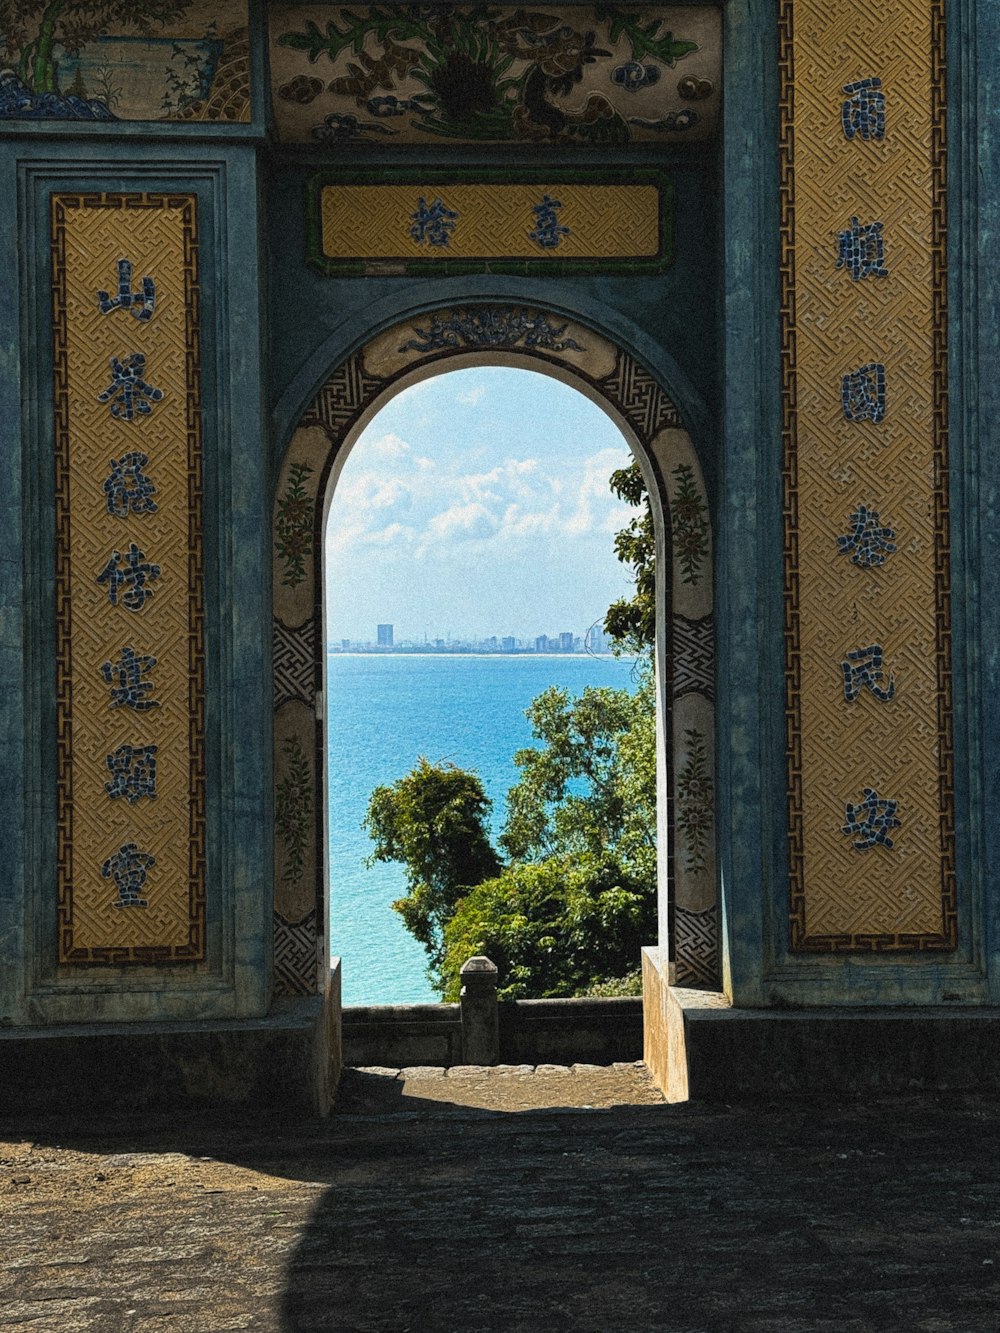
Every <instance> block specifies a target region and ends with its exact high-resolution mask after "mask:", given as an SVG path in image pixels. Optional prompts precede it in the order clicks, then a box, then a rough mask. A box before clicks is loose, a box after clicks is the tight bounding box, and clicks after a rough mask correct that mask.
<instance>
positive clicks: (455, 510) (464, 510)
mask: <svg viewBox="0 0 1000 1333" xmlns="http://www.w3.org/2000/svg"><path fill="white" fill-rule="evenodd" d="M496 529H497V520H496V518H495V517H494V515H493V514H491V513H490V512H489V510H488V509H487V508H486V507H485V505H481V504H475V503H474V504H465V505H452V506H451V507H450V508H449V509H444V510H442V511H441V513H439V514H435V515H434V517H433V518H432V519H431V521H430V523H428V525H427V533H426V536H427V537H428V538H430V539H433V540H435V541H442V540H447V539H448V538H459V539H460V540H466V541H467V540H469V539H470V538H474V537H491V536H492V535H493V533H494V532H496Z"/></svg>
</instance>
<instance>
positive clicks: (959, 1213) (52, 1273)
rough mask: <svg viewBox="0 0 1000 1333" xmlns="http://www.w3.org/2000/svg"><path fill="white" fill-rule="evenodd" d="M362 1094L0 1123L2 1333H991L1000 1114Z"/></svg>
mask: <svg viewBox="0 0 1000 1333" xmlns="http://www.w3.org/2000/svg"><path fill="white" fill-rule="evenodd" d="M373 1078H377V1076H370V1079H373ZM370 1079H369V1081H367V1082H366V1080H365V1078H364V1076H357V1077H355V1078H354V1079H353V1084H354V1086H353V1088H352V1086H351V1085H352V1078H350V1077H349V1079H348V1082H347V1084H346V1085H345V1095H344V1097H343V1098H342V1100H341V1104H340V1109H339V1110H338V1112H337V1114H335V1115H334V1116H332V1117H331V1118H330V1119H329V1120H326V1121H321V1120H314V1121H300V1122H296V1123H294V1124H289V1123H287V1122H278V1121H273V1120H261V1119H254V1118H252V1117H239V1118H237V1117H232V1116H230V1117H225V1118H219V1117H215V1118H208V1117H199V1118H178V1117H173V1118H172V1119H171V1120H170V1121H168V1120H166V1119H165V1118H162V1119H160V1120H159V1121H156V1120H154V1119H152V1118H150V1117H144V1118H143V1120H142V1121H141V1122H137V1123H133V1124H129V1123H128V1122H117V1123H110V1122H108V1123H104V1124H96V1125H86V1126H85V1125H78V1126H73V1125H72V1124H71V1123H70V1122H68V1121H67V1120H66V1119H65V1118H61V1119H60V1120H58V1121H56V1120H53V1121H51V1122H49V1123H48V1124H47V1125H43V1124H41V1123H40V1122H37V1121H35V1122H33V1123H32V1124H31V1125H30V1126H27V1127H26V1126H24V1125H20V1126H19V1125H16V1124H12V1123H6V1124H0V1134H2V1135H3V1137H4V1138H5V1139H6V1140H7V1145H6V1146H5V1147H4V1148H2V1149H0V1154H2V1153H14V1154H15V1156H16V1153H17V1152H20V1153H21V1156H20V1157H17V1158H16V1161H21V1162H22V1163H26V1164H27V1165H22V1166H21V1167H20V1168H19V1167H18V1166H17V1164H16V1161H14V1158H12V1159H11V1160H12V1161H14V1165H13V1166H12V1167H10V1168H9V1170H8V1165H7V1159H6V1158H2V1159H0V1172H3V1173H4V1174H5V1180H8V1181H9V1180H13V1179H15V1178H16V1179H20V1180H22V1181H23V1180H25V1178H29V1183H28V1184H22V1185H14V1184H10V1185H9V1187H8V1185H7V1184H4V1185H3V1186H0V1236H2V1251H0V1253H2V1257H0V1266H2V1269H3V1279H2V1281H3V1285H2V1286H0V1324H3V1325H4V1326H5V1327H12V1328H18V1327H25V1328H31V1329H33V1330H35V1329H39V1330H46V1333H47V1330H49V1329H51V1330H59V1333H75V1330H77V1329H80V1330H87V1331H88V1333H90V1331H91V1330H98V1331H103V1330H105V1329H106V1330H109V1333H110V1331H111V1330H113V1331H114V1333H120V1331H124V1330H141V1331H142V1333H161V1331H162V1333H168V1331H169V1333H187V1331H188V1330H190V1331H191V1333H215V1331H216V1330H219V1331H220V1333H221V1330H223V1329H225V1330H230V1329H250V1330H254V1333H257V1330H261V1331H262V1333H268V1331H269V1330H281V1331H282V1333H293V1331H296V1333H297V1331H298V1330H303V1331H304V1330H320V1329H330V1330H333V1329H336V1330H359V1331H362V1330H394V1331H396V1333H405V1331H406V1330H412V1331H414V1333H417V1331H419V1333H423V1331H424V1330H438V1329H441V1330H446V1329H447V1330H449V1333H451V1330H455V1329H459V1328H463V1327H471V1328H475V1329H476V1330H481V1329H484V1330H524V1331H525V1333H528V1331H530V1333H536V1331H538V1330H549V1329H552V1330H600V1333H618V1331H619V1330H622V1331H626V1330H645V1329H654V1330H660V1329H662V1330H670V1333H764V1331H765V1330H766V1331H767V1333H806V1330H808V1333H834V1331H836V1333H867V1331H868V1330H872V1333H874V1331H875V1330H879V1331H880V1333H881V1330H886V1329H889V1330H896V1329H898V1330H906V1331H907V1333H910V1331H911V1330H914V1331H918V1333H942V1331H945V1330H954V1331H955V1333H978V1331H979V1330H984V1333H985V1331H986V1330H990V1331H991V1333H995V1330H996V1329H997V1328H998V1327H1000V1315H998V1310H1000V1181H998V1162H1000V1123H998V1111H1000V1106H998V1103H997V1102H996V1100H994V1099H988V1098H986V1097H975V1096H963V1097H960V1096H949V1097H927V1096H921V1097H919V1098H917V1097H914V1098H897V1099H892V1100H884V1101H879V1102H867V1103H831V1102H829V1101H823V1102H820V1101H816V1100H813V1101H808V1102H788V1101H784V1102H781V1103H775V1104H774V1105H769V1106H760V1105H758V1106H754V1107H742V1108H730V1107H716V1108H706V1107H697V1106H691V1105H686V1106H666V1105H663V1104H660V1105H646V1106H617V1107H611V1108H609V1109H593V1110H581V1109H579V1108H558V1107H556V1108H550V1109H546V1110H536V1111H519V1112H518V1111H514V1112H497V1111H489V1110H484V1109H476V1108H470V1107H467V1106H462V1105H460V1104H458V1103H457V1102H454V1101H449V1100H443V1101H437V1102H431V1101H429V1100H428V1099H427V1098H425V1097H418V1096H413V1095H410V1094H408V1093H407V1091H406V1085H405V1084H403V1083H402V1082H401V1081H400V1080H391V1079H383V1080H382V1081H381V1082H371V1081H370ZM455 1095H456V1096H458V1095H459V1093H458V1092H456V1094H455ZM18 1136H21V1138H22V1140H23V1141H21V1142H17V1139H18ZM32 1163H34V1165H32ZM19 1170H20V1172H21V1174H20V1175H18V1174H17V1173H18V1171H19ZM11 1173H13V1174H11ZM97 1177H103V1179H98V1178H97ZM31 1178H33V1182H32V1180H31ZM4 1190H6V1191H7V1192H4ZM12 1201H13V1204H14V1206H13V1207H11V1206H10V1205H11V1203H12Z"/></svg>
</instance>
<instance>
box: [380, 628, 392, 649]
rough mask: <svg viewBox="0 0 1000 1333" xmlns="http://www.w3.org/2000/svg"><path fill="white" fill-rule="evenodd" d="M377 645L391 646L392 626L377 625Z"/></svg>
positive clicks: (381, 646) (382, 646)
mask: <svg viewBox="0 0 1000 1333" xmlns="http://www.w3.org/2000/svg"><path fill="white" fill-rule="evenodd" d="M378 646H379V647H380V648H391V647H392V626H391V625H379V627H378Z"/></svg>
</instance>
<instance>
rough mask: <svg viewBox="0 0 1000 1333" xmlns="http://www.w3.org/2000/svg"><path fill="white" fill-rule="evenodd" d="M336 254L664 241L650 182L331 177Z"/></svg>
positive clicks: (645, 245)
mask: <svg viewBox="0 0 1000 1333" xmlns="http://www.w3.org/2000/svg"><path fill="white" fill-rule="evenodd" d="M321 214H322V237H323V253H324V255H326V256H327V257H328V258H330V259H437V260H446V259H539V258H541V259H544V258H546V257H552V258H555V259H560V260H562V259H586V258H599V259H617V258H621V259H631V258H644V257H650V258H652V257H655V256H656V255H657V254H658V253H659V247H660V192H659V190H658V189H657V188H656V186H653V185H585V184H569V185H567V184H561V185H560V184H558V183H553V184H548V185H546V184H534V183H532V184H517V183H513V184H503V185H490V184H447V185H440V186H420V185H418V184H406V185H353V184H344V185H328V186H326V187H325V188H324V189H323V191H322V199H321Z"/></svg>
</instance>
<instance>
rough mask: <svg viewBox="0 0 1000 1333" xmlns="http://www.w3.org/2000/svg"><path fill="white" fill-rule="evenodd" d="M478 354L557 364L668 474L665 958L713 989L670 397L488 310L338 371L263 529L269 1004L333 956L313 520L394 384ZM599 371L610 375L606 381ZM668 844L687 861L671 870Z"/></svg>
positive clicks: (714, 956)
mask: <svg viewBox="0 0 1000 1333" xmlns="http://www.w3.org/2000/svg"><path fill="white" fill-rule="evenodd" d="M428 330H429V331H430V332H428ZM386 349H389V350H388V352H387V350H386ZM483 350H486V351H487V352H490V353H493V354H496V355H497V356H498V357H501V356H502V355H503V354H504V353H516V354H517V357H518V359H519V360H520V361H522V362H523V360H524V359H526V358H527V359H529V360H532V361H535V362H536V363H537V364H538V367H539V370H545V369H546V368H551V366H552V365H553V364H556V365H558V366H560V368H561V369H562V370H563V371H564V372H565V373H567V374H569V376H570V377H571V379H574V380H577V381H580V382H582V384H584V385H586V386H587V388H588V390H589V392H590V393H591V394H596V395H599V396H600V397H603V398H605V399H606V400H608V401H609V402H610V403H611V405H612V406H613V407H615V408H616V409H617V410H618V411H619V412H620V413H621V414H622V415H623V416H624V417H625V419H626V420H627V421H628V423H629V425H630V426H631V428H632V429H633V430H634V432H635V434H636V436H637V438H638V440H639V443H640V446H641V447H642V448H643V449H644V450H647V451H648V452H649V453H650V454H654V453H656V451H657V450H658V451H659V453H658V457H659V458H660V463H661V466H662V467H663V468H664V475H666V474H668V473H669V475H670V477H671V479H672V486H673V490H672V491H671V490H670V489H669V488H666V489H665V492H664V494H663V496H662V499H663V502H664V506H665V508H666V509H667V510H668V511H669V510H670V509H671V506H676V508H677V513H676V514H672V515H669V514H668V517H669V518H670V522H669V525H668V531H672V530H674V529H676V530H677V531H678V532H680V533H682V534H687V538H688V541H689V544H690V543H691V542H693V543H694V545H693V546H692V547H691V549H689V550H687V551H686V552H685V551H684V550H681V551H679V552H677V553H676V555H675V556H673V557H672V558H671V565H672V569H673V576H672V587H673V591H672V597H673V599H674V602H675V605H676V606H677V607H683V609H684V610H683V611H680V610H675V613H674V618H673V622H672V640H673V642H672V651H671V654H670V658H669V670H670V672H671V678H670V680H669V681H668V682H667V689H668V697H669V698H670V699H671V700H672V701H673V703H672V708H671V727H672V732H671V737H670V740H669V742H668V744H669V746H670V751H671V755H668V756H667V760H668V772H672V769H671V768H670V759H671V756H672V755H674V754H676V755H680V756H681V758H682V760H683V762H682V764H681V767H680V770H679V772H678V774H677V789H676V790H677V794H676V795H675V797H674V798H673V799H672V802H669V803H668V804H672V806H673V808H674V809H675V810H679V811H680V814H679V820H680V823H679V826H678V828H679V837H678V838H675V837H673V836H671V837H670V838H669V839H668V840H667V849H666V857H665V860H666V876H665V878H666V880H667V883H668V884H669V885H670V890H671V897H672V902H673V908H674V911H673V918H674V921H675V925H674V940H673V943H672V945H671V957H672V959H673V961H674V964H675V969H676V975H677V976H678V977H679V978H682V979H683V980H684V981H685V982H686V983H687V984H708V985H717V984H718V980H719V975H718V957H719V947H718V913H717V910H716V907H715V901H716V886H715V879H716V872H715V815H714V760H713V740H714V724H713V709H712V697H713V692H714V672H713V639H712V614H711V608H712V580H711V567H712V566H711V533H710V524H709V520H708V502H707V496H706V494H705V488H704V481H703V479H702V477H701V471H700V467H699V465H698V459H697V455H696V454H695V452H694V448H693V446H692V444H691V441H690V438H689V437H688V435H687V432H686V431H685V430H684V425H683V422H682V421H681V418H680V414H679V413H678V411H677V408H676V406H675V405H674V403H673V402H672V401H671V400H670V398H669V396H668V395H667V394H666V393H665V392H664V390H663V389H662V387H661V386H660V384H659V383H658V382H657V381H656V380H655V379H654V378H653V376H652V375H650V374H649V372H648V371H647V370H645V369H644V368H643V367H641V366H639V365H638V364H637V363H636V362H635V361H634V360H633V359H632V358H631V357H630V356H628V355H627V354H626V353H624V352H623V351H622V350H621V349H619V348H614V347H613V346H612V345H611V344H609V343H608V342H607V341H606V340H604V339H602V338H601V337H600V335H598V334H597V333H596V332H595V331H594V330H593V329H589V328H586V329H585V328H583V327H582V326H579V325H576V324H569V323H567V321H565V320H563V319H560V318H559V317H557V316H556V315H554V314H553V313H552V312H548V311H539V310H526V309H524V308H522V307H520V306H511V305H504V304H501V303H497V302H494V303H490V304H488V305H482V306H467V307H462V308H461V309H458V310H456V309H448V308H445V309H442V310H439V311H432V312H429V313H427V314H425V315H423V316H420V317H415V318H414V319H411V320H410V321H407V322H406V323H405V324H403V325H401V326H399V327H398V328H397V329H394V330H389V331H387V332H385V333H383V334H382V335H380V337H379V338H378V339H376V340H374V341H373V343H372V344H371V345H370V346H369V347H368V348H363V349H361V350H360V351H358V352H356V353H354V355H352V356H351V357H350V358H349V359H348V360H347V361H345V362H343V363H342V364H341V365H340V366H338V367H337V368H336V370H334V372H333V373H332V374H331V375H330V377H329V378H328V379H327V380H326V382H325V383H324V384H323V385H322V387H321V388H320V389H319V390H318V392H317V393H316V395H315V397H314V398H313V400H312V402H311V403H310V404H309V406H308V407H307V408H306V410H305V411H304V412H303V414H302V417H301V418H300V420H299V424H298V428H297V429H296V430H295V431H294V432H293V434H292V438H291V440H290V442H289V445H288V449H287V451H286V454H285V457H284V460H283V462H282V467H281V470H280V473H279V477H278V483H277V490H276V495H275V506H274V530H273V541H274V550H275V569H276V570H277V571H278V575H279V576H278V577H276V578H275V581H274V584H273V589H274V622H273V623H274V639H273V647H274V678H273V695H274V709H275V774H276V783H275V797H276V819H275V840H276V859H275V863H276V866H278V867H280V877H279V881H278V883H276V910H275V914H274V964H275V966H274V984H275V990H276V992H277V993H278V994H309V993H313V992H315V991H316V990H317V989H318V988H319V987H320V986H321V984H322V982H323V967H322V960H323V959H324V958H325V955H326V953H327V952H328V948H329V942H328V939H327V938H326V929H327V925H326V911H325V900H326V883H325V878H326V868H325V860H326V858H325V856H324V855H323V853H322V848H323V846H324V842H325V808H324V807H325V802H324V799H323V782H322V774H323V763H324V755H325V742H326V738H325V735H324V725H323V722H322V720H320V718H321V714H322V712H323V709H322V708H321V707H317V705H318V704H319V702H320V701H319V698H318V694H319V690H320V688H321V685H322V681H323V672H324V668H325V663H324V660H323V639H324V635H323V632H322V605H321V602H322V599H321V596H320V593H321V571H322V568H323V548H322V532H323V524H322V522H321V521H320V520H321V517H322V513H323V506H324V501H325V491H326V484H327V479H328V477H329V475H330V473H331V471H332V470H333V468H334V464H335V462H336V459H337V454H338V452H339V451H340V450H341V449H342V448H343V447H344V446H345V445H346V444H347V443H349V442H350V439H351V436H352V432H353V431H354V429H355V427H356V425H357V423H358V422H359V420H360V419H361V418H362V417H363V416H364V415H366V414H370V413H371V412H372V411H373V410H375V408H376V406H377V404H378V401H379V400H380V399H385V398H386V397H387V396H388V395H389V394H390V393H391V391H392V388H393V384H394V382H395V381H396V380H398V379H400V378H402V377H405V376H410V375H412V373H413V372H414V370H415V369H417V368H418V367H419V366H420V365H421V363H425V364H427V363H430V362H433V363H434V364H435V368H436V369H439V370H444V369H445V368H448V369H453V368H456V367H457V366H458V365H459V364H460V363H461V360H462V359H463V358H464V357H465V356H466V355H467V354H468V352H470V351H471V352H473V353H477V354H481V353H482V351H483ZM369 355H370V356H371V357H372V359H373V361H374V362H375V364H376V365H378V367H379V369H380V370H381V367H382V366H386V371H385V373H384V374H382V373H375V372H374V371H373V370H371V369H369V368H368V363H367V361H366V358H367V357H368V356H369ZM387 357H388V360H386V358H387ZM379 358H381V359H379ZM590 358H592V361H590V360H589V359H590ZM587 364H594V365H596V366H597V367H599V373H597V374H593V375H592V374H589V373H588V370H587V368H586V366H587ZM608 366H612V367H613V369H612V370H611V371H610V372H608V370H607V367H608ZM317 427H320V428H321V430H322V436H325V442H324V441H323V438H322V436H320V437H319V439H317V435H318V432H317V430H316V428H317ZM682 483H683V484H682ZM674 492H676V494H674ZM289 497H291V502H293V503H294V506H295V509H294V516H295V522H294V523H292V522H291V521H290V519H289V513H290V499H289ZM300 511H301V512H300ZM293 529H294V531H293ZM299 535H302V540H303V541H305V542H306V543H307V545H306V547H305V548H303V549H302V550H300V549H299V547H298V545H296V540H293V539H297V538H298V536H299ZM293 547H294V550H293V549H292V548H293ZM684 612H687V614H684ZM291 626H297V628H291ZM303 705H305V708H306V709H308V710H309V712H304V711H303ZM314 717H315V718H316V719H317V720H316V721H315V722H313V721H312V718H314ZM310 735H312V737H313V742H314V743H313V744H312V746H310V743H309V741H310ZM313 756H315V759H313ZM672 832H673V830H672ZM675 842H678V845H679V846H680V848H681V855H680V857H678V858H675V855H674V844H675ZM313 849H315V851H314V850H313ZM675 860H677V864H676V865H675V864H674V862H675ZM664 943H665V941H664Z"/></svg>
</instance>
